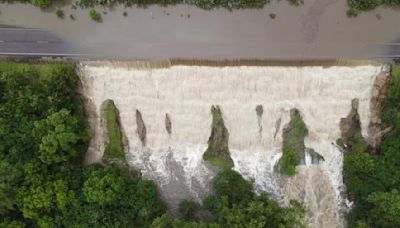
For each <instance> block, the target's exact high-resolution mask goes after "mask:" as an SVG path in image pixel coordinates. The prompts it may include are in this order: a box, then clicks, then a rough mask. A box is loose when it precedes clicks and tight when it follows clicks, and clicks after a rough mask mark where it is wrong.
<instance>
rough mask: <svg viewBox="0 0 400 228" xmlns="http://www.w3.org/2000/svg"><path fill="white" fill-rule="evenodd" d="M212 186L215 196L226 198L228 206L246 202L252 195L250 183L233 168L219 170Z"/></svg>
mask: <svg viewBox="0 0 400 228" xmlns="http://www.w3.org/2000/svg"><path fill="white" fill-rule="evenodd" d="M213 188H214V192H215V195H216V197H217V198H218V199H221V200H222V198H226V200H227V203H228V205H229V206H232V205H234V204H246V203H247V202H249V201H251V199H252V198H253V196H254V193H253V187H252V185H251V184H250V183H249V182H248V181H246V180H245V179H244V178H243V177H242V176H241V175H240V174H239V173H238V172H236V171H234V170H224V171H221V172H220V173H219V174H218V175H217V177H216V178H215V179H214V182H213ZM232 188H234V191H233V190H232Z"/></svg>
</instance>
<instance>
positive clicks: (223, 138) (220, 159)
mask: <svg viewBox="0 0 400 228" xmlns="http://www.w3.org/2000/svg"><path fill="white" fill-rule="evenodd" d="M211 114H212V125H211V135H210V137H209V138H208V148H207V150H206V152H205V153H204V154H203V159H204V160H206V161H208V162H210V163H211V164H212V165H214V166H216V167H219V168H222V169H228V168H232V167H233V161H232V158H231V157H230V154H229V147H228V141H229V132H228V129H226V127H225V124H224V119H223V118H222V112H221V109H220V108H219V106H214V105H213V106H212V107H211Z"/></svg>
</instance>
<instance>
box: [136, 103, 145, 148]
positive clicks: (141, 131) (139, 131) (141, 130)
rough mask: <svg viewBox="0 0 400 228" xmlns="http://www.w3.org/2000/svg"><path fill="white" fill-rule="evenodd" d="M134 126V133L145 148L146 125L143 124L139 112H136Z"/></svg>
mask: <svg viewBox="0 0 400 228" xmlns="http://www.w3.org/2000/svg"><path fill="white" fill-rule="evenodd" d="M136 125H137V129H136V131H137V134H138V136H139V139H140V141H141V142H142V145H143V146H146V125H145V124H144V121H143V118H142V114H141V113H140V112H139V110H136Z"/></svg>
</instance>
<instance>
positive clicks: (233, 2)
mask: <svg viewBox="0 0 400 228" xmlns="http://www.w3.org/2000/svg"><path fill="white" fill-rule="evenodd" d="M3 1H7V2H12V1H13V0H3ZM20 1H22V2H30V3H31V4H32V5H35V6H38V7H41V8H46V7H49V6H50V5H51V4H52V3H55V2H57V0H20ZM288 1H289V3H290V4H292V5H297V6H298V5H301V4H303V3H304V2H303V0H288ZM269 2H270V0H78V1H76V2H75V3H73V4H76V6H79V7H81V8H89V7H95V6H105V7H109V6H113V5H115V4H121V5H124V6H127V7H130V6H138V7H147V6H150V5H160V6H169V5H176V4H188V5H195V6H197V7H200V8H202V9H213V8H218V7H223V8H226V9H244V8H262V7H263V6H264V5H266V4H267V3H269Z"/></svg>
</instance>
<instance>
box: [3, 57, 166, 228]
mask: <svg viewBox="0 0 400 228" xmlns="http://www.w3.org/2000/svg"><path fill="white" fill-rule="evenodd" d="M77 83H78V81H77V76H76V75H75V69H74V67H73V66H71V65H58V64H54V65H52V64H46V65H40V64H36V65H27V64H14V63H7V62H0V141H1V143H0V197H1V201H0V227H132V226H134V227H148V226H150V224H151V223H152V222H153V220H154V219H155V218H156V217H158V216H160V215H162V214H164V213H165V206H164V204H163V202H162V201H161V200H160V199H159V198H158V196H157V188H156V186H155V185H154V184H153V183H152V182H150V181H145V180H141V179H140V178H136V179H133V178H132V177H131V176H130V174H129V173H128V171H127V170H126V169H124V168H119V167H117V166H116V165H111V166H108V167H102V166H100V165H92V166H88V167H85V166H83V165H82V164H83V160H82V158H83V156H84V154H85V152H86V150H87V145H88V140H89V135H88V129H87V124H86V121H85V118H84V113H83V109H82V104H81V103H80V99H79V97H78V96H77V91H76V90H77Z"/></svg>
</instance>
